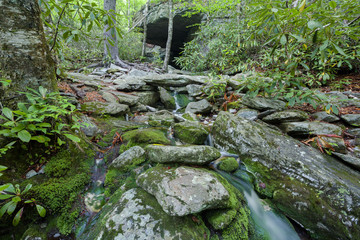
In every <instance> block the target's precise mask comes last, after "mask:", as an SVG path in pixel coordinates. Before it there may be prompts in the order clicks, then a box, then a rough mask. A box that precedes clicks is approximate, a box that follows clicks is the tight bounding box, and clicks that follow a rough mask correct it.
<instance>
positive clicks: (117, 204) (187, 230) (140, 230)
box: [79, 188, 210, 240]
mask: <svg viewBox="0 0 360 240" xmlns="http://www.w3.org/2000/svg"><path fill="white" fill-rule="evenodd" d="M120 191H121V190H118V191H117V192H116V193H115V194H114V195H115V196H113V197H112V198H111V199H110V201H109V202H108V203H107V205H105V206H104V210H102V211H101V212H100V215H99V217H98V218H95V220H94V222H93V223H92V224H88V227H87V229H85V232H84V233H83V234H82V235H81V236H80V237H79V239H80V240H87V239H97V240H113V239H118V240H130V239H153V240H155V239H159V240H161V239H163V240H165V239H179V240H180V239H181V240H188V239H203V238H204V235H207V236H209V235H210V232H209V230H208V229H207V228H206V226H205V224H204V222H203V221H202V220H201V218H199V219H198V220H199V221H197V222H194V221H193V220H192V218H191V216H185V217H174V216H169V215H168V214H166V213H165V212H164V211H163V210H162V209H161V206H160V205H159V204H158V202H157V201H156V199H155V198H154V197H153V196H152V195H150V194H148V193H147V192H145V191H144V190H142V189H140V188H136V189H130V190H128V191H126V192H125V193H124V194H123V195H122V196H121V195H120V193H121V192H120ZM117 195H120V196H121V197H118V196H117ZM95 221H96V222H95Z"/></svg>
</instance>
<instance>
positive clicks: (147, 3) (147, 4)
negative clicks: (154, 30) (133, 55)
mask: <svg viewBox="0 0 360 240" xmlns="http://www.w3.org/2000/svg"><path fill="white" fill-rule="evenodd" d="M149 3H150V0H147V2H146V5H145V12H144V15H145V17H144V38H143V45H142V50H141V56H142V57H145V54H146V37H147V15H148V11H149Z"/></svg>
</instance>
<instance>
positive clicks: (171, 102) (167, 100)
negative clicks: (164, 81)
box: [159, 87, 176, 109]
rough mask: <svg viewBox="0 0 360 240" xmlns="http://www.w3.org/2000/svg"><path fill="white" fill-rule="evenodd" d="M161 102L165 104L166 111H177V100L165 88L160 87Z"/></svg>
mask: <svg viewBox="0 0 360 240" xmlns="http://www.w3.org/2000/svg"><path fill="white" fill-rule="evenodd" d="M159 94H160V100H161V102H162V103H163V104H164V106H165V108H166V109H175V108H176V103H175V98H174V97H173V96H171V94H170V93H169V92H168V91H166V89H165V88H162V87H159Z"/></svg>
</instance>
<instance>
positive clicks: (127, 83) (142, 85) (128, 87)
mask: <svg viewBox="0 0 360 240" xmlns="http://www.w3.org/2000/svg"><path fill="white" fill-rule="evenodd" d="M113 83H114V84H115V88H116V90H119V91H130V92H131V91H152V90H154V89H155V88H154V87H153V86H149V85H147V84H146V82H144V81H143V80H142V79H141V78H139V77H134V76H128V75H125V76H121V77H119V78H117V79H116V80H114V81H113Z"/></svg>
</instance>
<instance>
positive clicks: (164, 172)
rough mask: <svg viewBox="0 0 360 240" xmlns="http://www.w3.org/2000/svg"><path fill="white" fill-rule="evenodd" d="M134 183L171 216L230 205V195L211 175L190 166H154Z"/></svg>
mask: <svg viewBox="0 0 360 240" xmlns="http://www.w3.org/2000/svg"><path fill="white" fill-rule="evenodd" d="M136 182H137V184H138V185H139V186H140V187H142V188H143V189H144V190H145V191H147V192H148V193H150V194H152V195H154V196H155V198H156V199H157V201H158V202H159V204H160V205H161V207H162V208H163V210H164V211H165V212H166V213H167V214H169V215H170V216H185V215H188V214H194V213H199V212H201V211H203V210H205V209H212V208H224V207H227V206H228V205H229V200H230V193H229V191H228V190H227V189H226V188H225V187H224V186H223V185H222V183H221V182H220V181H219V180H218V179H217V177H215V176H214V175H213V174H212V173H211V172H209V171H206V170H203V169H200V168H190V167H178V168H171V169H166V168H164V167H160V166H159V167H154V168H151V169H149V170H148V171H146V172H145V173H143V174H141V175H140V176H139V177H138V179H137V181H136Z"/></svg>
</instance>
